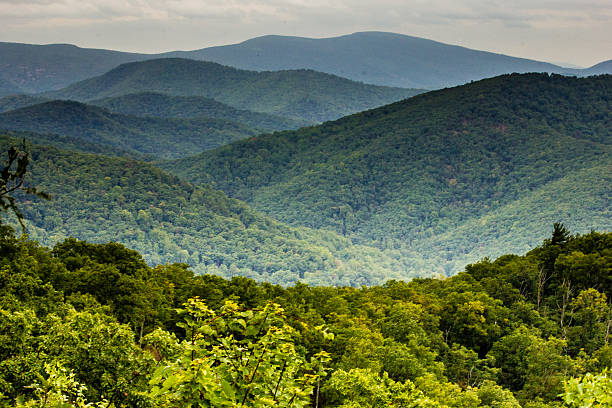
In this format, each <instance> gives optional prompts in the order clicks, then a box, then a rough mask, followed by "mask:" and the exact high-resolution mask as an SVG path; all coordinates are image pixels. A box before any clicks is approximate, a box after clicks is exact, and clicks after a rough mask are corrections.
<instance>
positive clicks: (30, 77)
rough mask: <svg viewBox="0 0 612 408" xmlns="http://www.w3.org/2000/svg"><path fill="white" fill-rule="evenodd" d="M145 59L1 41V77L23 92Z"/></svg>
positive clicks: (65, 46)
mask: <svg viewBox="0 0 612 408" xmlns="http://www.w3.org/2000/svg"><path fill="white" fill-rule="evenodd" d="M147 58H150V57H149V56H147V55H144V54H132V53H127V52H119V51H109V50H97V49H89V48H79V47H76V46H74V45H69V44H51V45H32V44H19V43H6V42H0V77H4V79H6V80H9V81H11V82H12V83H13V84H15V85H16V86H18V87H19V88H21V91H22V92H43V91H48V90H52V89H60V88H63V87H65V86H68V85H69V84H71V83H74V82H76V81H80V80H83V79H86V78H91V77H92V76H95V75H100V74H103V73H104V72H106V71H108V70H110V69H112V68H115V67H116V66H117V65H119V64H123V63H126V62H132V61H139V60H143V59H147ZM11 93H14V92H11Z"/></svg>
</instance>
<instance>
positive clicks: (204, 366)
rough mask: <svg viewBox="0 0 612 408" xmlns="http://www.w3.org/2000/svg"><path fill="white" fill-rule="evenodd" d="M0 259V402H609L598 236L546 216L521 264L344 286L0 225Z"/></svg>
mask: <svg viewBox="0 0 612 408" xmlns="http://www.w3.org/2000/svg"><path fill="white" fill-rule="evenodd" d="M0 264H1V266H2V268H1V269H0V271H1V272H0V273H2V279H1V280H0V335H1V336H2V337H1V338H2V342H1V343H0V387H1V390H2V391H1V393H0V404H1V405H2V406H6V407H9V406H11V407H14V406H17V407H20V408H21V407H31V406H57V407H59V406H75V405H76V406H86V405H85V404H87V403H89V404H96V405H95V406H99V407H102V406H104V407H109V408H113V407H183V406H190V407H210V406H214V407H220V406H245V407H268V406H288V407H289V406H302V407H307V406H312V407H321V408H324V407H342V408H348V407H360V408H387V407H391V408H406V407H408V408H423V407H428V408H468V407H469V408H478V407H481V408H498V407H501V408H521V407H524V408H561V407H566V408H578V407H585V406H591V407H609V406H610V405H609V398H610V395H612V379H611V378H610V376H609V375H610V374H609V371H608V370H609V369H610V368H611V367H612V349H611V346H610V344H609V340H610V339H609V335H610V327H611V326H612V309H611V307H610V303H609V301H608V299H610V297H611V296H612V287H611V286H610V280H609V275H610V268H612V234H610V233H597V232H591V233H589V234H586V235H583V236H571V235H569V234H568V231H567V230H566V229H565V228H564V227H563V226H562V225H555V226H554V229H553V233H552V236H550V238H549V239H547V240H545V241H544V243H543V245H541V246H540V247H538V248H536V249H534V250H532V251H530V252H529V253H528V254H527V255H526V256H516V255H505V256H503V257H500V258H498V259H497V260H495V261H490V260H488V259H487V260H483V261H481V262H479V263H477V264H473V265H469V266H467V268H466V270H465V272H463V273H460V274H459V275H457V276H455V277H452V278H448V279H442V280H440V279H417V280H413V281H411V282H398V281H389V282H387V283H386V284H384V285H383V286H374V287H369V288H360V289H356V288H347V287H311V286H307V285H304V284H297V285H295V286H293V287H290V288H282V287H280V286H274V285H270V284H268V283H260V284H258V283H256V282H254V281H252V280H250V279H246V278H244V277H234V278H232V279H231V280H225V279H223V278H220V277H216V276H213V275H202V276H194V275H193V273H192V272H191V271H190V270H189V269H187V267H186V265H184V264H174V265H164V266H158V267H155V268H151V267H149V266H147V265H146V263H145V262H144V260H143V259H142V258H141V256H140V255H139V254H138V253H137V252H135V251H131V250H129V249H126V248H125V247H123V246H121V245H119V244H115V243H109V244H98V245H94V244H89V243H85V242H81V241H77V240H74V239H69V240H66V241H63V242H61V243H59V244H58V245H56V246H55V247H54V248H53V249H49V248H44V247H41V246H40V245H39V244H38V243H36V242H34V241H29V240H27V239H16V238H15V237H14V236H13V235H12V234H11V233H10V232H9V231H7V230H6V227H5V226H3V227H2V234H1V236H0ZM595 401H596V403H594V402H595ZM89 406H93V405H89Z"/></svg>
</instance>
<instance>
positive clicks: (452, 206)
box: [166, 74, 612, 273]
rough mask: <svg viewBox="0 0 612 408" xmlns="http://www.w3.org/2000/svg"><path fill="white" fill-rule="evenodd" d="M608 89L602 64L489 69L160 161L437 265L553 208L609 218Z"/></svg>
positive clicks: (293, 216) (516, 245)
mask: <svg viewBox="0 0 612 408" xmlns="http://www.w3.org/2000/svg"><path fill="white" fill-rule="evenodd" d="M611 96H612V77H611V76H601V77H592V78H587V79H576V78H567V77H563V76H559V75H555V76H548V75H547V74H529V75H509V76H502V77H497V78H493V79H488V80H483V81H479V82H475V83H473V84H468V85H464V86H461V87H457V88H451V89H446V90H441V91H436V92H430V93H427V94H422V95H419V96H416V97H413V98H411V99H408V100H406V101H402V102H398V103H395V104H392V105H388V106H384V107H381V108H378V109H375V110H371V111H367V112H363V113H359V114H356V115H352V116H348V117H345V118H342V119H340V120H338V121H336V122H329V123H325V124H323V125H321V126H318V127H314V128H307V129H302V130H298V131H295V132H283V133H276V134H274V135H268V136H259V137H257V138H251V139H247V140H243V141H239V142H235V143H233V144H231V145H228V146H225V147H222V148H219V149H216V150H213V151H209V152H205V153H203V154H202V155H200V156H196V157H192V158H186V159H183V160H179V161H176V162H174V163H170V164H168V165H167V166H166V168H167V169H170V170H172V171H173V172H174V173H176V174H178V175H181V176H183V177H186V178H187V179H189V180H191V181H192V182H195V183H198V182H205V183H213V185H214V186H215V187H217V188H220V189H222V190H223V191H225V192H227V193H228V194H229V195H230V196H232V197H235V198H239V199H241V200H244V201H246V202H247V203H248V204H250V205H251V206H253V207H254V208H255V209H258V210H260V211H263V212H266V213H267V214H268V215H270V216H272V217H274V218H276V219H279V220H281V221H283V222H287V223H290V224H293V225H304V226H308V227H311V228H326V229H332V230H334V231H336V232H338V233H340V234H344V235H346V236H350V237H352V238H353V239H355V240H356V241H357V242H363V243H369V244H373V245H377V246H379V247H380V248H383V249H384V248H387V249H399V250H400V251H401V252H402V256H403V257H404V258H409V259H411V260H413V261H414V263H415V265H418V264H419V262H421V261H423V260H424V261H423V262H424V263H423V264H421V265H420V266H418V267H417V268H418V269H419V270H422V271H425V270H430V271H431V270H435V271H436V272H446V273H451V272H454V271H456V270H458V269H459V268H461V267H463V265H464V264H465V263H466V262H472V261H475V260H476V259H477V257H478V256H479V255H480V254H482V253H486V254H489V255H493V256H497V255H500V254H503V253H507V252H512V251H516V252H520V251H523V250H526V248H528V247H529V245H533V244H534V242H538V241H539V239H540V238H538V237H540V236H541V235H540V234H543V233H544V232H545V231H546V230H547V229H549V228H550V227H549V226H550V225H551V224H552V223H553V222H556V221H559V220H563V222H566V223H567V225H570V226H571V227H572V228H573V229H575V230H576V231H579V230H580V229H581V228H582V229H586V230H587V231H588V230H589V229H590V228H594V229H603V230H609V229H611V228H612V223H611V220H612V217H610V208H611V204H612V203H611V202H610V198H611V197H612V187H611V186H612V183H611V181H612V180H611V175H612V171H611V170H612V118H611V115H610V112H611V111H612V106H611V104H612V98H611ZM510 215H512V216H510ZM519 215H520V216H519ZM526 231H529V232H528V233H527V232H526ZM484 237H486V239H484Z"/></svg>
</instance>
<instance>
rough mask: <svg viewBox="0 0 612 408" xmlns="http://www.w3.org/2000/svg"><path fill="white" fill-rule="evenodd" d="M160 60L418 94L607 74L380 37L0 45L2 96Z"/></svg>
mask: <svg viewBox="0 0 612 408" xmlns="http://www.w3.org/2000/svg"><path fill="white" fill-rule="evenodd" d="M166 57H181V58H190V59H199V60H206V61H213V62H218V63H221V64H225V65H230V66H233V67H236V68H242V69H249V70H257V71H267V70H289V69H312V70H315V71H320V72H325V73H329V74H334V75H338V76H341V77H345V78H348V79H352V80H355V81H363V82H365V83H370V84H375V85H385V86H395V87H408V88H419V89H438V88H442V87H447V86H454V85H460V84H463V83H467V82H469V81H472V80H479V79H482V78H485V77H491V76H496V75H500V74H504V73H513V72H555V73H562V74H568V75H577V76H588V75H595V74H605V73H612V63H611V61H605V62H602V63H600V64H597V65H595V66H593V67H591V68H586V69H571V68H565V67H561V66H559V65H554V64H550V63H546V62H540V61H534V60H529V59H525V58H516V57H511V56H507V55H502V54H496V53H491V52H484V51H478V50H473V49H469V48H465V47H460V46H455V45H449V44H444V43H440V42H436V41H432V40H427V39H423V38H418V37H412V36H407V35H402V34H394V33H385V32H360V33H354V34H350V35H344V36H340V37H333V38H321V39H315V38H301V37H287V36H272V35H270V36H264V37H258V38H253V39H250V40H247V41H244V42H242V43H239V44H233V45H225V46H218V47H209V48H204V49H200V50H194V51H172V52H167V53H162V54H134V53H125V52H119V51H109V50H98V49H87V48H79V47H76V46H74V45H68V44H53V45H31V44H18V43H0V96H1V95H6V94H10V93H17V92H30V93H35V92H43V91H49V90H57V89H60V88H63V87H66V86H68V85H69V84H71V83H74V82H77V81H81V80H84V79H87V78H90V77H94V76H98V75H101V74H103V73H105V72H107V71H109V70H110V69H113V68H115V67H117V66H118V65H120V64H124V63H128V62H134V61H143V60H147V59H157V58H166ZM604 57H609V56H604Z"/></svg>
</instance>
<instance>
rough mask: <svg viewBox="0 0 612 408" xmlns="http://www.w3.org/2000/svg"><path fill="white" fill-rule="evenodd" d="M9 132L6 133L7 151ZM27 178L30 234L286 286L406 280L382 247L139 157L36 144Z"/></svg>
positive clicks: (24, 199) (23, 200) (2, 143)
mask: <svg viewBox="0 0 612 408" xmlns="http://www.w3.org/2000/svg"><path fill="white" fill-rule="evenodd" d="M17 142H18V141H17V140H15V139H11V138H9V137H6V136H3V137H2V138H0V147H1V148H2V150H3V151H6V149H7V147H8V146H9V144H13V143H17ZM31 159H32V160H31V167H30V169H29V172H28V180H27V182H28V184H29V185H33V186H37V187H38V188H39V189H40V190H43V191H45V192H47V193H50V194H51V195H52V196H53V198H52V200H50V201H45V200H41V199H38V198H33V197H32V196H20V197H19V202H18V206H19V208H20V209H21V210H22V211H23V213H24V215H25V219H26V220H27V226H28V227H27V228H28V230H27V232H28V234H29V237H30V238H32V239H36V240H38V241H40V242H41V243H44V244H46V245H52V244H54V243H57V242H61V241H62V240H64V239H65V238H68V237H76V238H79V239H83V240H88V241H90V242H95V243H104V242H109V241H115V242H120V243H123V244H125V245H127V246H129V247H131V248H133V249H136V250H138V251H140V252H141V253H142V254H143V256H144V257H145V259H146V260H147V262H149V263H150V264H160V263H169V262H183V263H189V264H190V265H192V266H193V269H194V271H196V272H198V273H216V274H219V275H222V276H225V277H231V276H236V275H243V276H249V277H252V278H255V279H257V280H263V281H267V282H273V283H280V284H285V285H286V284H289V283H294V282H296V281H297V280H301V281H303V282H307V283H311V284H342V285H361V284H375V283H382V282H384V281H385V280H386V279H387V278H390V277H394V278H398V279H401V278H409V277H410V276H411V275H409V273H408V272H406V271H405V269H404V268H403V267H402V265H401V264H400V263H399V262H397V261H395V260H394V259H392V258H391V257H389V256H387V255H384V254H382V252H381V251H380V250H377V249H374V248H369V247H364V246H358V245H353V244H352V243H351V242H350V240H348V239H346V238H343V237H340V236H338V235H336V234H333V233H330V232H324V231H323V232H318V231H313V230H310V229H307V228H294V227H288V226H286V225H284V224H281V223H279V222H277V221H274V220H273V219H271V218H269V217H266V216H264V215H262V214H260V213H258V212H255V211H253V210H251V209H249V208H248V207H247V206H246V205H245V204H244V203H241V202H239V201H237V200H234V199H230V198H228V197H227V196H226V195H225V194H223V193H222V192H219V191H215V190H213V189H211V188H210V187H207V186H199V187H195V186H193V185H191V184H189V183H186V182H183V181H181V180H179V179H178V178H176V177H174V176H171V175H168V174H166V173H164V172H163V171H161V170H159V169H157V168H155V167H153V166H151V165H149V164H145V163H142V162H138V161H134V160H131V159H124V158H113V157H106V156H100V155H93V154H83V153H76V152H68V151H64V150H58V149H56V148H52V147H45V146H41V145H33V146H32V147H31Z"/></svg>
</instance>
